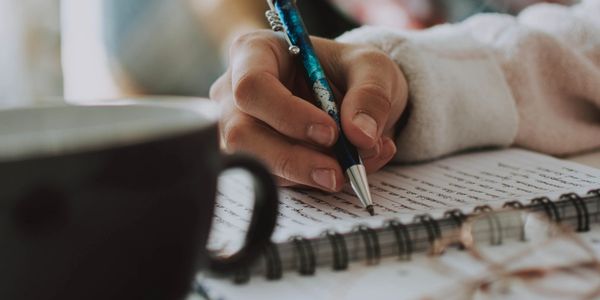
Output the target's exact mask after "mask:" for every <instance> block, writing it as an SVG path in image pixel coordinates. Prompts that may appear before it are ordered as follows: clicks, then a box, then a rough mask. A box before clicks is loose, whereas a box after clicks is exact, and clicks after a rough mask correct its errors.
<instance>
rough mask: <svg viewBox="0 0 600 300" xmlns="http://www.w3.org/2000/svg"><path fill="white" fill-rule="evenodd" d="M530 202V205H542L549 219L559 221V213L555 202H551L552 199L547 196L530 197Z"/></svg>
mask: <svg viewBox="0 0 600 300" xmlns="http://www.w3.org/2000/svg"><path fill="white" fill-rule="evenodd" d="M531 204H532V205H542V207H543V208H544V211H545V212H546V215H547V216H548V218H549V219H550V220H551V221H554V222H556V223H560V221H561V217H560V213H559V212H558V209H557V208H556V204H554V202H552V200H550V199H549V198H548V197H540V198H534V199H531Z"/></svg>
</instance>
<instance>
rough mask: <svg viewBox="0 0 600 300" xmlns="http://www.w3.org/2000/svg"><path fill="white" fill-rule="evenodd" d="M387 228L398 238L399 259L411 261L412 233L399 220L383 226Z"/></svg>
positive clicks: (390, 221)
mask: <svg viewBox="0 0 600 300" xmlns="http://www.w3.org/2000/svg"><path fill="white" fill-rule="evenodd" d="M383 226H384V227H386V228H391V229H392V230H393V231H394V236H395V237H396V245H397V246H398V258H400V259H401V260H410V257H411V255H412V251H413V247H412V240H411V239H410V233H409V232H408V229H407V228H406V226H405V225H404V224H402V223H400V222H399V221H397V220H389V221H387V222H385V223H384V225H383Z"/></svg>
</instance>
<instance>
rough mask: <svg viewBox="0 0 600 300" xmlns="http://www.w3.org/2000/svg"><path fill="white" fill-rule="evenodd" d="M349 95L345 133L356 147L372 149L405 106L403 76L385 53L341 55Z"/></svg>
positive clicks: (366, 51)
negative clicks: (342, 56) (343, 56)
mask: <svg viewBox="0 0 600 300" xmlns="http://www.w3.org/2000/svg"><path fill="white" fill-rule="evenodd" d="M342 67H343V68H344V71H343V73H344V74H346V78H345V81H346V88H347V91H346V95H345V96H344V100H343V102H342V109H341V119H342V127H343V129H344V133H345V134H346V136H347V137H348V139H349V140H350V141H351V142H352V143H353V144H354V145H356V146H357V147H359V148H365V149H369V148H372V147H374V146H375V145H376V143H377V141H378V140H379V138H380V137H381V136H382V135H383V133H384V131H387V129H389V128H390V127H393V126H394V124H395V123H396V122H397V120H398V119H399V118H400V115H401V114H402V112H403V111H404V108H405V106H406V96H404V95H405V94H403V93H402V92H401V91H402V90H404V93H405V90H406V83H405V80H404V77H403V76H402V74H401V73H400V70H399V68H398V66H396V65H395V63H394V62H393V61H392V60H391V59H390V58H388V57H387V56H386V55H385V54H383V53H382V52H379V51H374V50H372V49H361V50H358V51H353V52H352V53H350V54H349V55H348V56H346V57H345V58H342Z"/></svg>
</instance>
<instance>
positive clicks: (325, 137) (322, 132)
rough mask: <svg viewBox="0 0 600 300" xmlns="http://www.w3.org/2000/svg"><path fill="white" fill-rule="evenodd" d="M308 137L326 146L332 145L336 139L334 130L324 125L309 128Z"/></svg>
mask: <svg viewBox="0 0 600 300" xmlns="http://www.w3.org/2000/svg"><path fill="white" fill-rule="evenodd" d="M307 135H308V137H309V138H310V139H311V140H313V141H314V142H316V143H318V144H321V145H324V146H330V145H332V144H333V143H334V139H335V131H334V129H333V128H331V127H330V126H326V125H322V124H313V125H310V126H308V132H307Z"/></svg>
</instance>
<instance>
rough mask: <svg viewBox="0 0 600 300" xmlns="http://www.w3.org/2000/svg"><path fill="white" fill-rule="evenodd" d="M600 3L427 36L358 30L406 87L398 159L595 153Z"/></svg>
mask: <svg viewBox="0 0 600 300" xmlns="http://www.w3.org/2000/svg"><path fill="white" fill-rule="evenodd" d="M599 16H600V0H588V1H583V2H582V3H581V4H578V5H576V6H573V7H564V6H559V5H552V4H540V5H535V6H532V7H530V8H528V9H526V10H525V11H523V12H522V13H521V14H520V15H519V16H518V17H511V16H507V15H500V14H481V15H476V16H474V17H472V18H470V19H468V20H466V21H464V22H462V23H459V24H453V25H441V26H437V27H434V28H431V29H429V30H425V31H400V30H394V29H388V28H382V27H362V28H359V29H356V30H353V31H350V32H348V33H346V34H344V35H342V36H341V37H339V38H338V40H339V41H342V42H348V43H362V44H370V45H373V46H375V47H377V48H379V49H381V50H383V51H384V52H386V53H388V54H389V55H390V57H391V58H392V59H393V60H394V61H395V62H396V63H398V65H399V66H400V68H401V69H402V71H403V72H404V74H405V75H406V77H407V79H408V82H409V94H410V99H409V101H410V103H411V105H412V111H411V115H410V116H409V119H408V123H407V125H406V126H405V127H404V128H403V129H402V131H401V132H400V135H399V137H398V139H397V141H396V142H397V145H398V154H397V156H396V161H398V162H407V161H422V160H429V159H434V158H437V157H440V156H443V155H447V154H450V153H453V152H457V151H461V150H466V149H472V148H479V147H489V146H500V147H504V146H510V145H516V146H520V147H523V148H527V149H531V150H535V151H540V152H545V153H548V154H553V155H567V154H573V153H577V152H582V151H586V150H591V149H594V148H599V147H600V17H599Z"/></svg>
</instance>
